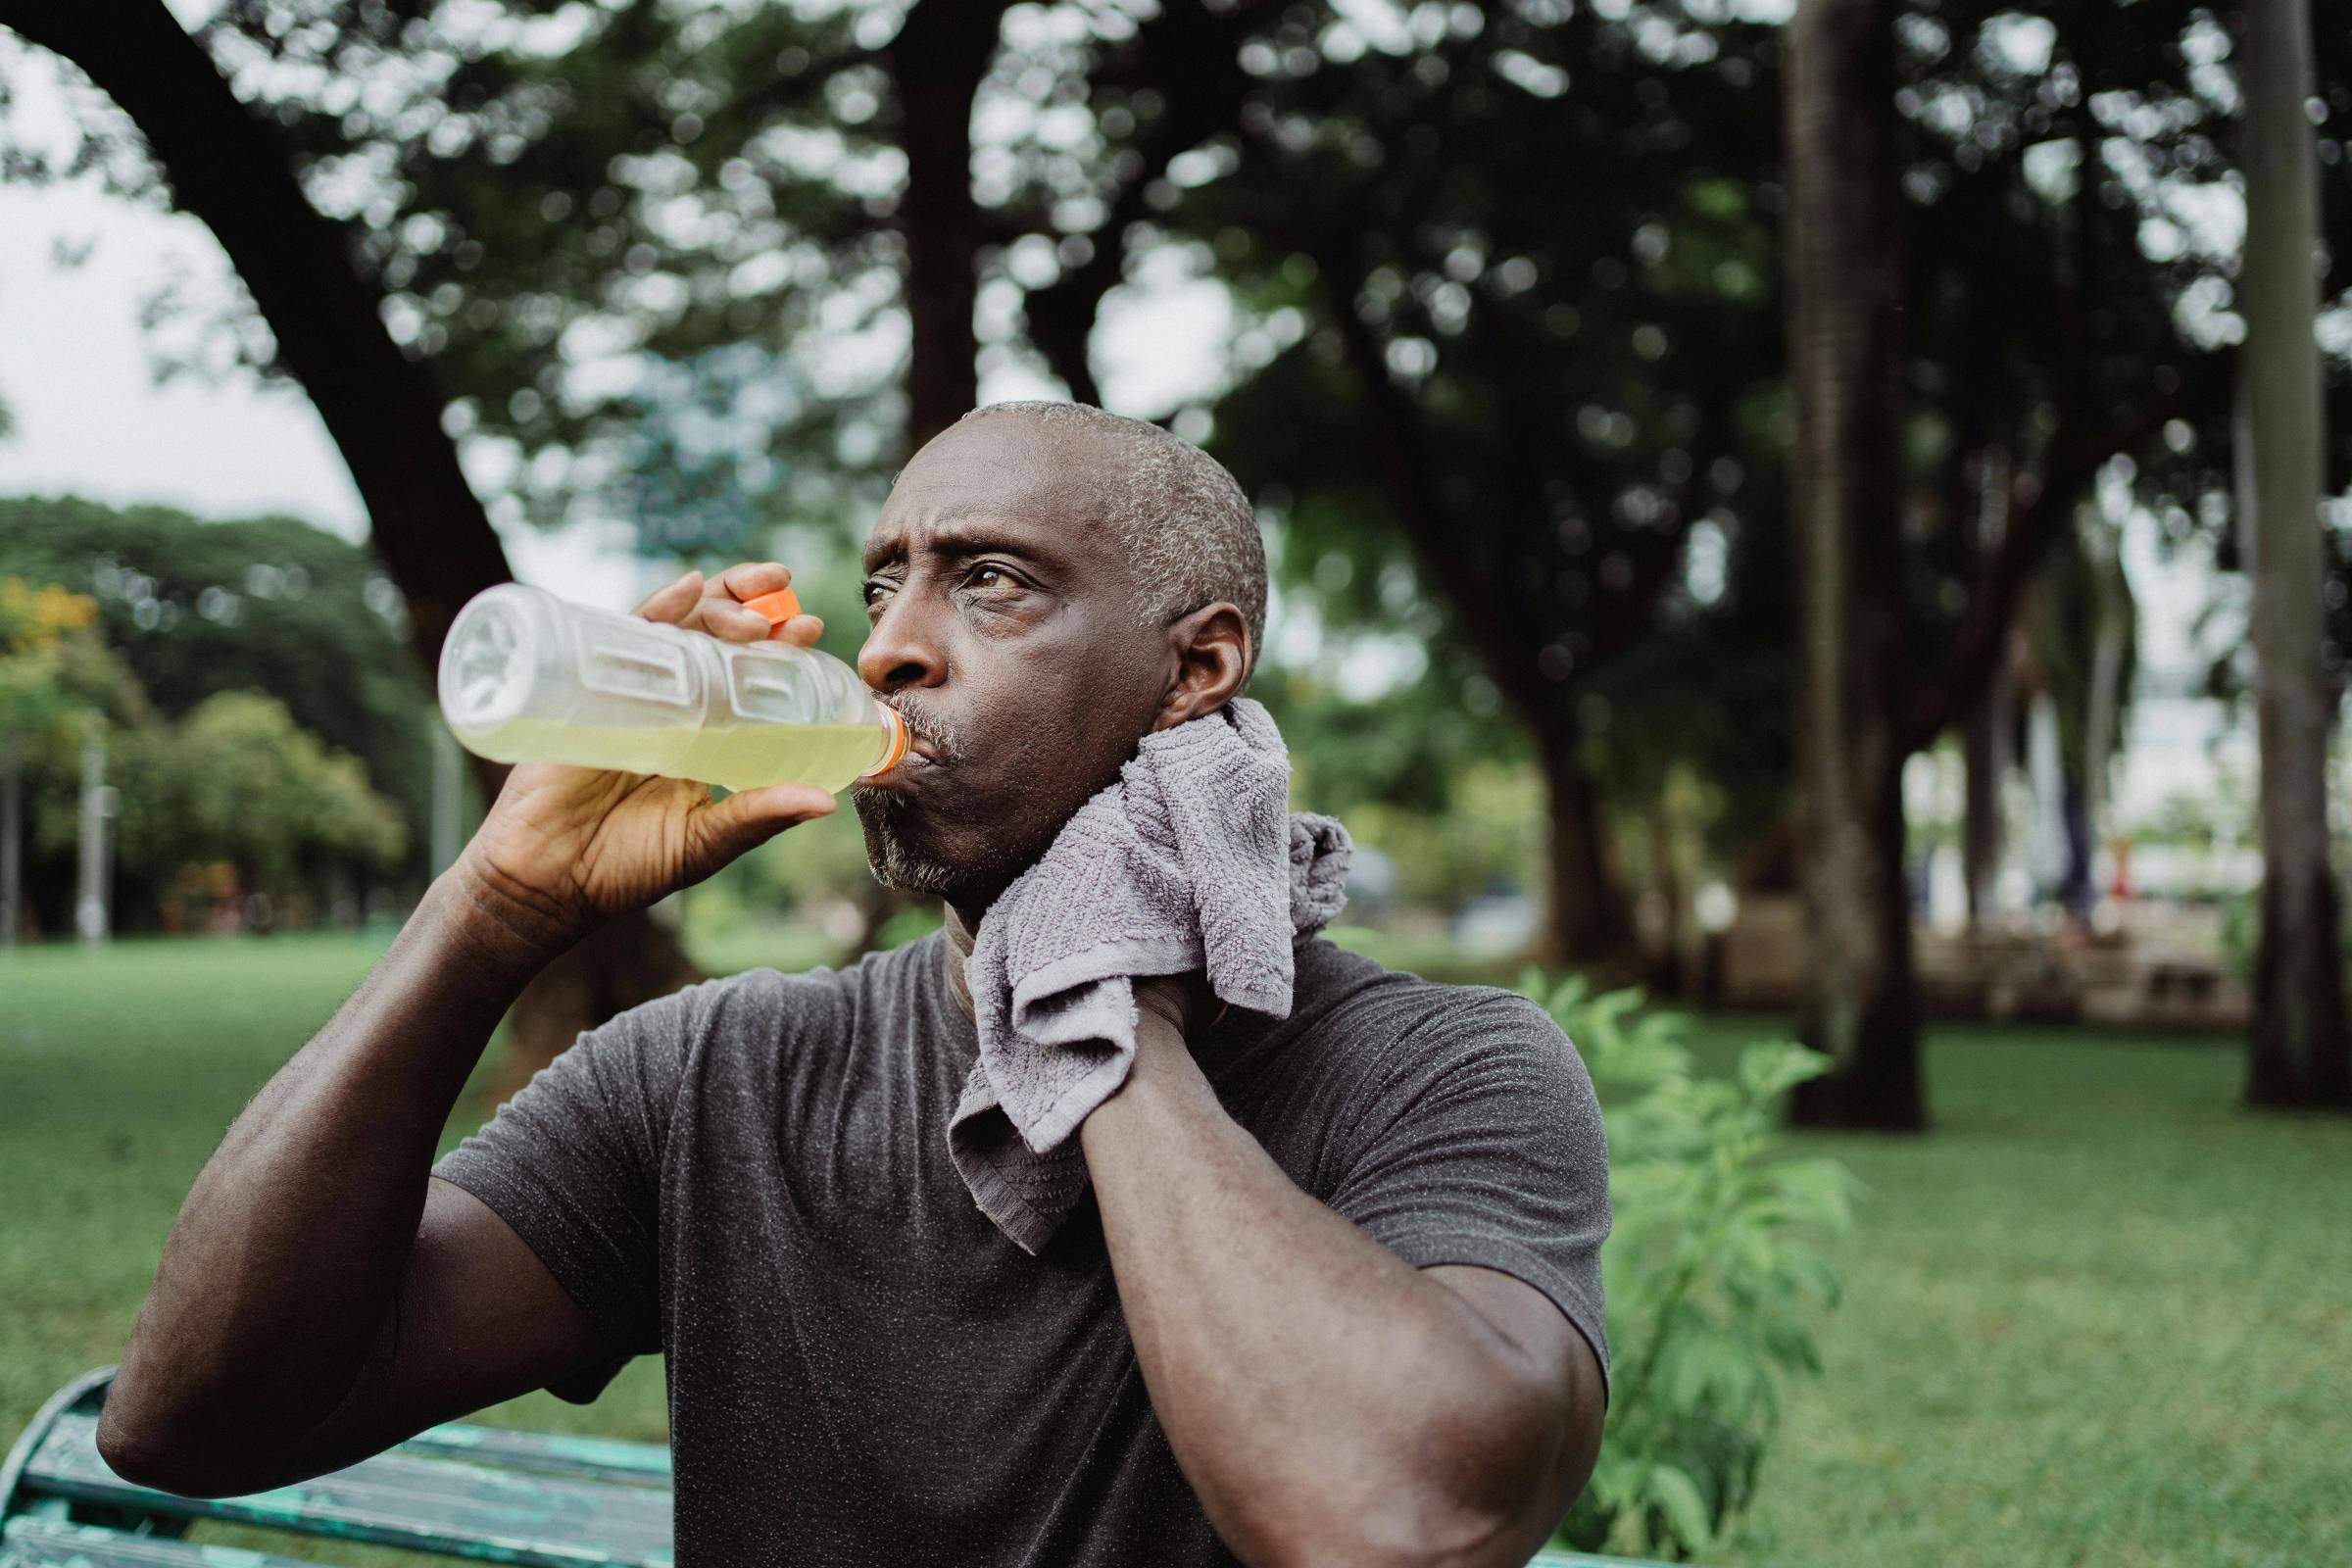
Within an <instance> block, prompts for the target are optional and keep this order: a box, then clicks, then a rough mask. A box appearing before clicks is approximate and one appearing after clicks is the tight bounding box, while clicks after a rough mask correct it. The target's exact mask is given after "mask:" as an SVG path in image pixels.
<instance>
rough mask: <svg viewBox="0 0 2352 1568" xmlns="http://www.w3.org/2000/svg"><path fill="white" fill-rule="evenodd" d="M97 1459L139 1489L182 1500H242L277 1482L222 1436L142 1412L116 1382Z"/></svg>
mask: <svg viewBox="0 0 2352 1568" xmlns="http://www.w3.org/2000/svg"><path fill="white" fill-rule="evenodd" d="M97 1445H98V1457H99V1458H101V1459H104V1460H105V1461H106V1463H107V1468H109V1469H110V1470H112V1471H114V1473H115V1474H116V1475H118V1476H121V1477H122V1478H123V1480H125V1481H127V1482H129V1483H130V1484H131V1485H132V1486H135V1487H146V1488H147V1489H149V1490H150V1491H154V1492H169V1493H171V1494H172V1495H175V1496H181V1497H238V1496H243V1495H245V1494H247V1493H250V1492H262V1491H266V1490H268V1489H269V1488H270V1486H271V1485H273V1483H272V1482H271V1481H270V1479H269V1478H267V1477H264V1476H262V1475H260V1474H258V1473H257V1472H256V1471H255V1470H254V1469H253V1467H252V1466H251V1465H250V1463H249V1462H248V1459H249V1456H248V1455H246V1454H244V1453H243V1451H242V1450H241V1448H240V1446H239V1445H238V1444H236V1443H235V1442H234V1441H233V1440H231V1439H228V1438H227V1437H225V1436H224V1435H222V1434H221V1433H219V1432H211V1431H203V1432H200V1431H197V1430H194V1429H192V1428H191V1427H190V1426H189V1425H188V1424H187V1423H185V1422H183V1421H177V1420H174V1419H172V1418H171V1417H169V1416H167V1415H164V1414H162V1413H160V1412H155V1411H151V1410H149V1409H147V1408H144V1407H142V1406H141V1405H140V1403H139V1402H138V1399H137V1398H136V1397H135V1392H130V1393H126V1391H125V1390H124V1389H123V1386H122V1383H121V1381H120V1380H119V1379H118V1381H117V1382H116V1384H115V1386H114V1387H113V1388H111V1389H109V1390H108V1391H107V1398H106V1405H105V1407H104V1408H103V1409H101V1410H100V1411H99V1413H98V1434H97Z"/></svg>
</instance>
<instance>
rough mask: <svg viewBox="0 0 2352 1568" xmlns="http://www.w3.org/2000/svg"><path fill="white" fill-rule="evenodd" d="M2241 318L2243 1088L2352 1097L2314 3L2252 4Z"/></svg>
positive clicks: (2343, 1102) (2329, 1099) (2256, 1100)
mask: <svg viewBox="0 0 2352 1568" xmlns="http://www.w3.org/2000/svg"><path fill="white" fill-rule="evenodd" d="M2244 29H2245V30H2244V65H2243V70H2242V73H2241V75H2242V80H2243V83H2244V92H2245V99H2246V116H2245V128H2244V148H2243V156H2244V159H2245V172H2246V241H2245V260H2244V264H2243V268H2242V270H2241V274H2240V277H2241V281H2240V286H2239V297H2240V303H2241V307H2242V309H2243V311H2244V314H2245V320H2246V347H2245V361H2244V368H2243V382H2242V386H2241V390H2240V394H2239V395H2240V399H2241V404H2240V414H2241V417H2240V430H2239V447H2238V471H2239V475H2240V479H2239V487H2238V489H2239V498H2240V499H2239V507H2240V529H2241V532H2242V537H2243V538H2244V541H2245V554H2246V556H2247V558H2248V563H2249V568H2248V569H2249V570H2250V572H2251V573H2252V575H2253V578H2254V649H2255V660H2256V673H2255V694H2256V710H2257V712H2258V714H2259V718H2260V737H2261V748H2262V863H2263V879H2262V925H2261V937H2260V946H2259V949H2258V956H2257V958H2256V965H2255V982H2254V1029H2253V1038H2252V1041H2251V1052H2250V1054H2249V1056H2248V1062H2247V1076H2246V1098H2247V1100H2248V1102H2249V1103H2253V1104H2257V1105H2315V1104H2317V1105H2331V1106H2335V1107H2339V1108H2352V1034H2348V1033H2347V1028H2346V1018H2345V1012H2344V986H2343V956H2342V954H2341V952H2340V951H2339V949H2338V947H2337V940H2336V921H2337V914H2336V894H2335V854H2334V843H2333V839H2332V837H2331V835H2330V834H2329V832H2328V827H2327V742H2328V735H2329V732H2330V730H2331V729H2332V728H2333V722H2332V715H2333V713H2334V711H2335V706H2336V702H2337V700H2338V697H2339V695H2340V688H2339V685H2338V682H2337V679H2336V677H2335V675H2334V672H2333V671H2331V670H2329V669H2327V667H2326V666H2324V665H2323V663H2322V662H2321V643H2322V632H2323V626H2324V619H2325V613H2326V612H2325V608H2324V605H2323V602H2322V597H2321V591H2322V588H2323V586H2324V583H2325V580H2326V574H2325V572H2324V570H2323V566H2322V560H2323V558H2322V552H2321V536H2320V528H2319V503H2320V484H2321V473H2322V464H2323V459H2322V455H2321V454H2322V446H2321V399H2320V364H2319V350H2318V346H2317V344H2316V341H2315V339H2314V335H2313V334H2314V325H2315V317H2316V313H2317V292H2318V290H2317V274H2316V271H2315V268H2314V261H2315V257H2316V253H2317V247H2318V237H2319V214H2318V205H2319V173H2318V162H2317V159H2316V157H2315V154H2314V147H2313V132H2312V126H2311V122H2310V121H2309V120H2308V119H2306V118H2305V115H2304V107H2303V106H2304V104H2305V103H2306V102H2307V101H2309V100H2310V99H2311V98H2312V96H2313V86H2314V82H2313V75H2312V51H2311V17H2310V14H2309V10H2308V8H2307V7H2306V6H2305V5H2302V4H2300V3H2295V0H2273V3H2270V4H2262V5H2252V6H2248V7H2247V8H2246V12H2245V22H2244Z"/></svg>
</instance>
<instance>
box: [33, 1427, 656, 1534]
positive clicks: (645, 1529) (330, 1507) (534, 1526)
mask: <svg viewBox="0 0 2352 1568" xmlns="http://www.w3.org/2000/svg"><path fill="white" fill-rule="evenodd" d="M97 1427H98V1423H97V1420H96V1418H95V1417H92V1416H80V1415H67V1416H61V1417H59V1418H58V1421H57V1424H56V1426H55V1427H54V1428H53V1429H52V1430H51V1431H50V1433H49V1435H48V1437H47V1438H46V1439H45V1440H44V1441H43V1442H42V1444H41V1446H40V1447H39V1448H38V1449H37V1450H36V1451H35V1452H34V1454H33V1456H32V1460H31V1462H30V1463H29V1464H28V1465H26V1466H25V1483H24V1484H25V1486H26V1487H27V1488H29V1489H32V1490H35V1491H40V1492H48V1493H53V1494H56V1495H64V1496H70V1497H77V1498H80V1499H81V1500H83V1501H85V1502H98V1503H110V1504H114V1505H117V1506H124V1507H130V1508H136V1509H142V1510H146V1511H150V1512H157V1513H170V1514H176V1515H180V1516H182V1517H186V1518H196V1519H232V1520H235V1521H237V1522H239V1523H242V1524H254V1525H262V1526H267V1527H270V1528H274V1529H279V1530H288V1531H297V1532H301V1533H303V1534H306V1535H318V1536H336V1537H342V1538H345V1539H348V1540H356V1541H370V1542H376V1543H380V1544H385V1545H394V1546H405V1547H408V1548H410V1549H412V1550H418V1551H438V1552H442V1553H444V1554H446V1555H450V1556H460V1557H473V1558H478V1559H483V1560H487V1561H492V1562H507V1563H522V1564H529V1565H532V1568H573V1565H595V1568H671V1544H670V1542H671V1523H670V1495H669V1493H668V1492H667V1491H665V1490H659V1489H655V1488H650V1487H643V1488H640V1487H619V1486H613V1485H612V1484H610V1483H595V1482H584V1481H571V1480H565V1479H563V1478H561V1477H550V1476H536V1475H522V1474H516V1473H511V1472H505V1473H502V1472H500V1471H497V1470H492V1469H488V1468H485V1467H483V1466H481V1465H477V1464H471V1463H467V1462H465V1461H461V1460H454V1459H423V1458H417V1457H414V1456H411V1455H407V1454H402V1453H400V1452H398V1451H397V1450H396V1451H393V1452H390V1453H384V1454H379V1455H377V1456H376V1457H374V1458H372V1459H363V1460H361V1461H360V1462H359V1463H358V1464H356V1465H353V1466H351V1467H350V1468H349V1469H345V1470H338V1471H335V1472H334V1473H332V1474H330V1475H323V1476H319V1477H317V1478H315V1479H313V1480H310V1481H304V1482H299V1483H297V1484H295V1485H293V1486H290V1487H279V1488H276V1489H274V1490H271V1491H269V1492H257V1493H254V1494H251V1495H247V1496H242V1497H217V1498H196V1497H181V1496H176V1495H172V1494H171V1493H168V1492H154V1491H150V1490H149V1489H147V1488H145V1487H136V1486H132V1485H131V1484H130V1483H129V1482H127V1481H124V1480H123V1478H122V1477H120V1476H118V1475H116V1474H115V1472H114V1471H113V1469H112V1468H110V1467H109V1466H108V1465H107V1463H106V1461H105V1460H104V1459H102V1458H101V1457H99V1454H98V1448H97Z"/></svg>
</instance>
